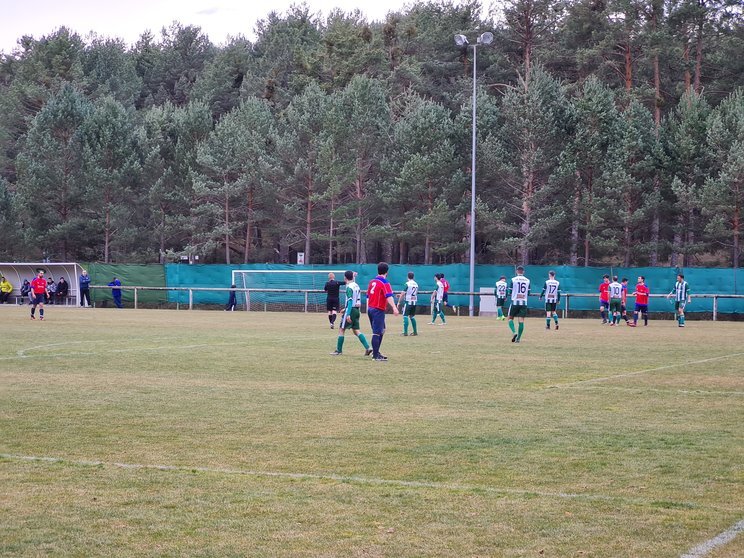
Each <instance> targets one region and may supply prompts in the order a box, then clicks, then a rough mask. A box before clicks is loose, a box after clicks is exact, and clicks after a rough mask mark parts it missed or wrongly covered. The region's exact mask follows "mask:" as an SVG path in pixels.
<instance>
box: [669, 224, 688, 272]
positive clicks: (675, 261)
mask: <svg viewBox="0 0 744 558" xmlns="http://www.w3.org/2000/svg"><path fill="white" fill-rule="evenodd" d="M682 227H684V218H683V217H682V216H681V215H680V216H679V218H678V221H677V230H676V231H674V237H673V238H672V267H684V265H685V259H684V254H683V253H682V250H681V248H682V232H681V231H682Z"/></svg>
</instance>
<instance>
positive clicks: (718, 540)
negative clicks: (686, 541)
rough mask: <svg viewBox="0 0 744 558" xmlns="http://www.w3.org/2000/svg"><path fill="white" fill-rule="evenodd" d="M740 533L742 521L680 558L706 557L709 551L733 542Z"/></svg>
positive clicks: (743, 525) (743, 520) (742, 528)
mask: <svg viewBox="0 0 744 558" xmlns="http://www.w3.org/2000/svg"><path fill="white" fill-rule="evenodd" d="M741 532H744V519H742V520H741V521H739V523H735V524H734V525H732V526H731V527H730V528H728V529H727V530H725V531H724V532H723V533H719V534H718V535H716V536H715V537H713V538H712V539H709V540H707V541H705V542H704V543H702V544H699V545H698V546H696V547H695V548H693V549H692V550H689V551H688V552H687V553H686V554H683V555H682V556H681V558H703V556H707V555H708V554H709V553H710V551H712V550H715V549H716V548H718V547H719V546H723V545H724V544H727V543H730V542H731V541H733V540H734V539H735V538H736V535H738V534H739V533H741Z"/></svg>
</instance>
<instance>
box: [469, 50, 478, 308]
mask: <svg viewBox="0 0 744 558" xmlns="http://www.w3.org/2000/svg"><path fill="white" fill-rule="evenodd" d="M477 52H478V45H473V125H472V135H473V137H472V145H471V150H472V153H471V157H472V158H471V162H470V298H469V301H468V316H470V317H471V318H472V317H473V314H474V313H475V309H474V304H473V291H475V140H476V137H477V122H476V110H475V109H476V91H477V87H476V85H477V82H476V76H475V72H476V68H477V66H476V60H477V57H478V55H477Z"/></svg>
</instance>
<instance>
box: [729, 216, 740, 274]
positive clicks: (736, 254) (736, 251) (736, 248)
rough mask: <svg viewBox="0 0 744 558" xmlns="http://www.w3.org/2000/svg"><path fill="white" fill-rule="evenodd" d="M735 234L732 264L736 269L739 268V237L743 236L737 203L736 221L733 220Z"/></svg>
mask: <svg viewBox="0 0 744 558" xmlns="http://www.w3.org/2000/svg"><path fill="white" fill-rule="evenodd" d="M732 224H733V229H734V230H733V231H732V232H733V234H734V252H733V254H732V258H731V260H732V263H733V264H734V265H733V268H734V269H738V267H739V235H740V234H741V216H740V214H739V204H738V203H737V204H736V206H735V207H734V219H733V223H732Z"/></svg>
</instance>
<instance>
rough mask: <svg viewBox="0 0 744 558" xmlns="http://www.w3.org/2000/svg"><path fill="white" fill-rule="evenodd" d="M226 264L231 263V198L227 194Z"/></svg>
mask: <svg viewBox="0 0 744 558" xmlns="http://www.w3.org/2000/svg"><path fill="white" fill-rule="evenodd" d="M225 263H226V264H229V263H230V197H229V196H228V194H225Z"/></svg>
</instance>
